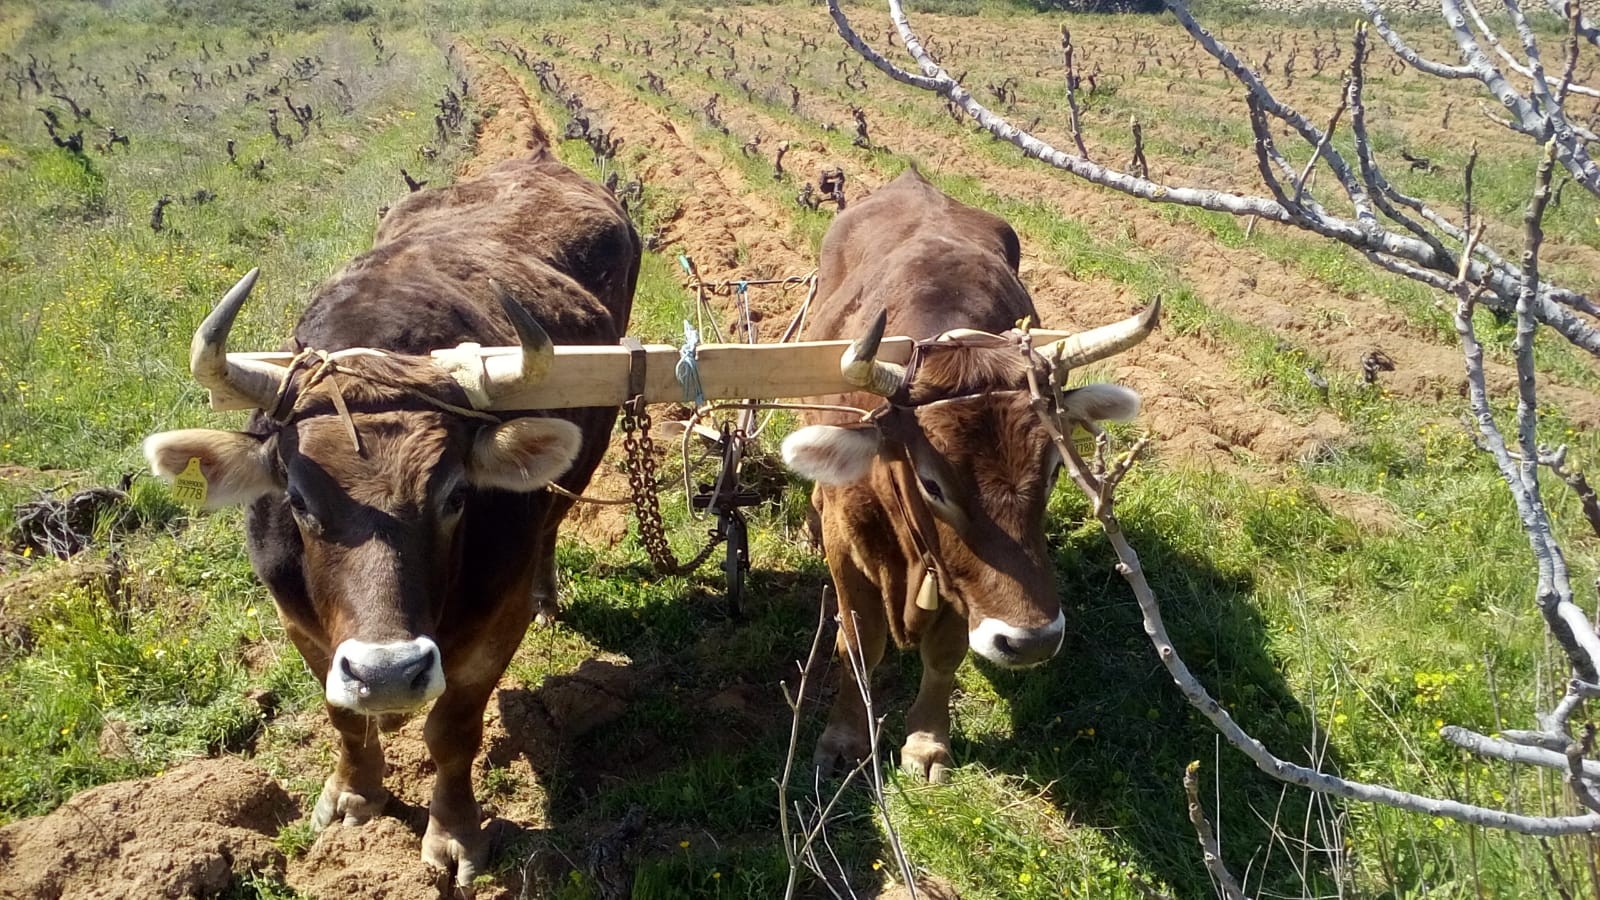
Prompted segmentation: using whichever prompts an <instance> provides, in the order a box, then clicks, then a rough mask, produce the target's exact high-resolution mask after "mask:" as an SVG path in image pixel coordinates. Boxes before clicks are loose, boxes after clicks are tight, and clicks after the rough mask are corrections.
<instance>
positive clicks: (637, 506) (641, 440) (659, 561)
mask: <svg viewBox="0 0 1600 900" xmlns="http://www.w3.org/2000/svg"><path fill="white" fill-rule="evenodd" d="M622 449H623V452H624V453H625V454H626V457H627V466H628V488H629V490H630V491H631V492H632V493H633V509H634V514H635V515H636V516H637V517H638V519H639V540H640V541H642V542H643V543H644V549H645V552H646V553H648V554H650V561H651V562H652V563H654V564H655V567H656V571H657V572H658V573H660V574H662V575H686V574H688V573H690V572H693V571H694V570H696V569H698V568H700V564H701V563H703V562H705V561H706V560H707V559H708V558H710V556H711V551H713V550H715V549H716V547H717V545H718V544H720V543H722V535H721V534H719V533H717V531H716V530H713V531H712V532H711V541H710V543H708V544H706V546H705V547H704V548H703V549H702V550H701V551H700V552H699V553H696V554H695V555H694V557H693V558H692V559H689V560H688V561H686V562H679V561H678V558H677V557H676V556H674V555H673V554H672V548H671V547H669V546H668V545H667V533H666V527H665V525H664V524H663V523H662V521H661V498H660V497H659V496H658V495H657V494H656V457H655V440H654V439H652V438H651V437H650V414H649V413H648V412H646V411H645V407H644V398H643V397H635V398H634V399H632V400H629V401H628V402H627V403H625V404H623V406H622Z"/></svg>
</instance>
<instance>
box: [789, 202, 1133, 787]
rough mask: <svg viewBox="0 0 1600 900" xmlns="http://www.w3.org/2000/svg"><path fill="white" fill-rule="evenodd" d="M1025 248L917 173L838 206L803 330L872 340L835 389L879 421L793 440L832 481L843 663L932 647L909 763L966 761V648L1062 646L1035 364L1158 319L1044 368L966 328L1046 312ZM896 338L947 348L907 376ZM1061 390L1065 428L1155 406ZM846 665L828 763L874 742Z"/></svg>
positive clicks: (817, 422) (1121, 344)
mask: <svg viewBox="0 0 1600 900" xmlns="http://www.w3.org/2000/svg"><path fill="white" fill-rule="evenodd" d="M1019 255H1020V249H1019V244H1018V241H1017V235H1016V232H1014V231H1013V230H1012V229H1011V227H1010V226H1009V225H1007V224H1006V223H1005V222H1004V221H1003V220H1001V219H999V218H996V217H995V216H993V215H990V214H989V213H986V212H983V211H981V210H977V209H973V208H971V207H968V206H964V205H962V204H960V203H958V202H956V201H955V200H952V199H951V198H949V197H947V196H945V195H944V194H942V193H940V192H939V191H938V190H937V189H936V188H934V187H933V186H932V185H930V184H929V183H928V182H927V181H926V180H924V179H923V178H922V176H921V175H920V174H918V173H916V172H915V171H912V172H908V173H907V174H905V175H902V176H901V177H900V178H898V179H896V180H895V181H894V182H893V183H891V184H889V185H888V186H886V187H884V188H882V189H881V190H879V191H877V192H876V193H874V194H872V195H871V196H869V197H868V198H867V199H866V200H864V201H862V202H861V203H860V204H858V205H856V206H854V207H852V208H851V209H850V210H849V211H847V212H845V213H844V214H842V215H841V216H839V218H838V219H837V220H836V221H835V222H834V223H833V226H832V227H831V228H830V229H829V230H828V234H827V237H826V238H825V239H824V241H823V245H822V264H821V268H820V271H819V275H818V278H819V284H818V289H817V297H816V300H815V304H814V306H813V309H812V316H813V318H812V321H811V325H810V327H809V329H808V334H807V337H809V338H813V339H840V338H857V337H858V336H860V335H865V336H864V337H859V338H858V339H857V340H856V342H855V343H854V344H853V345H852V347H851V349H850V351H848V352H847V353H846V354H845V357H844V359H843V361H842V365H843V369H844V373H845V376H846V378H847V379H848V380H850V381H851V382H852V383H854V384H857V385H860V386H861V387H862V388H863V391H862V392H861V393H858V394H850V395H847V396H844V397H841V398H830V399H831V400H832V401H834V402H841V403H844V404H847V405H850V406H856V407H859V408H863V409H874V408H878V414H877V415H876V416H875V417H874V418H873V419H871V420H869V421H866V422H862V421H852V420H851V419H850V418H849V417H848V416H846V415H841V414H837V413H810V414H808V417H809V421H810V422H812V423H814V424H811V425H809V426H808V427H805V428H802V429H800V430H799V431H796V432H795V433H794V434H792V435H790V436H789V438H788V439H787V440H786V441H785V442H784V446H783V454H784V459H785V460H786V461H787V462H788V464H789V465H790V467H791V468H793V469H794V470H795V471H797V472H799V473H800V474H801V475H803V476H806V477H808V478H811V479H812V480H814V481H815V482H816V483H817V484H816V489H815V491H814V492H813V493H812V505H813V507H814V511H815V514H816V520H815V521H814V524H816V525H820V532H821V537H822V543H823V549H824V551H825V553H826V555H827V559H828V568H829V569H830V570H831V572H832V574H833V582H834V585H835V587H836V588H837V591H838V598H839V611H840V614H841V624H842V627H841V629H840V632H839V638H838V650H839V654H840V656H841V658H844V659H845V660H846V662H847V663H848V656H847V655H848V649H847V648H848V646H849V644H851V643H853V644H854V645H855V646H856V647H858V648H859V651H860V655H861V658H862V660H863V662H864V663H865V666H866V671H867V672H868V673H870V672H871V671H872V668H873V667H874V666H876V665H877V663H878V661H879V660H880V659H881V658H882V656H883V652H884V648H885V643H886V639H887V638H890V637H892V638H893V639H894V642H895V643H896V644H897V645H899V646H900V647H903V648H906V647H912V646H916V647H918V648H919V650H920V651H921V655H922V663H923V669H922V684H921V688H920V690H919V691H918V693H917V697H916V700H915V702H914V703H913V704H912V706H911V709H910V711H909V712H908V714H907V716H906V730H907V737H906V742H905V747H904V749H903V750H902V754H901V764H902V766H904V767H905V768H906V769H907V770H908V771H910V772H913V773H916V774H920V775H922V776H924V777H927V778H930V779H934V780H937V779H939V778H940V777H942V775H943V773H944V771H945V769H946V767H948V766H949V765H950V764H951V758H950V711H949V703H950V690H951V686H952V684H953V683H954V678H955V672H956V668H957V667H958V666H959V665H960V664H961V660H962V659H963V658H964V657H965V655H966V652H967V648H968V647H971V648H972V650H973V651H975V652H976V653H978V654H979V655H981V656H983V657H984V658H985V659H988V660H990V661H991V662H993V663H995V664H997V665H1001V666H1006V667H1013V668H1016V667H1024V666H1031V665H1036V664H1038V663H1042V662H1044V661H1045V660H1047V659H1049V658H1051V657H1052V656H1054V655H1055V653H1056V651H1057V650H1058V649H1059V648H1060V646H1061V641H1062V637H1063V636H1064V634H1065V633H1066V617H1065V615H1064V614H1063V611H1062V604H1061V602H1060V599H1059V598H1058V597H1057V595H1056V589H1055V578H1054V571H1053V567H1052V565H1051V560H1050V555H1049V552H1048V550H1047V548H1046V546H1045V535H1044V514H1045V504H1046V501H1047V499H1048V498H1049V495H1050V491H1051V489H1052V487H1053V486H1054V484H1055V480H1056V475H1057V473H1058V471H1059V470H1060V467H1061V460H1060V456H1059V454H1058V452H1057V450H1056V449H1055V447H1054V445H1053V443H1052V442H1051V440H1050V438H1049V436H1048V433H1047V432H1046V430H1045V429H1044V427H1043V425H1042V424H1041V422H1040V421H1039V419H1038V417H1037V414H1036V413H1035V412H1034V410H1033V408H1032V406H1031V403H1030V400H1031V395H1030V393H1029V390H1028V380H1027V375H1028V370H1029V367H1030V365H1035V366H1037V365H1040V364H1041V363H1042V362H1043V361H1044V360H1045V359H1058V360H1059V362H1058V363H1057V364H1056V365H1054V366H1053V367H1050V370H1049V371H1046V373H1045V374H1046V376H1047V377H1049V376H1051V375H1055V374H1064V372H1065V371H1066V370H1067V369H1069V368H1071V367H1072V366H1081V365H1084V364H1086V363H1088V362H1092V361H1094V360H1097V359H1102V358H1104V357H1106V356H1109V355H1111V354H1113V353H1116V352H1118V351H1120V350H1123V349H1126V348H1127V347H1129V346H1132V345H1133V344H1134V343H1136V342H1137V341H1139V340H1141V339H1143V337H1144V336H1145V335H1146V334H1148V333H1149V330H1150V329H1151V328H1152V327H1153V326H1154V322H1155V316H1156V310H1155V308H1154V307H1152V309H1151V310H1150V311H1149V312H1147V313H1145V314H1143V315H1141V316H1135V317H1134V318H1132V319H1129V320H1127V321H1125V322H1120V323H1117V324H1114V325H1108V326H1104V327H1103V328H1098V329H1095V330H1093V331H1090V332H1086V333H1084V334H1080V335H1075V336H1073V337H1071V338H1068V339H1066V340H1064V341H1062V342H1061V343H1060V344H1057V345H1054V346H1051V347H1045V348H1038V349H1039V351H1040V352H1039V354H1038V356H1036V357H1034V358H1033V361H1032V362H1031V363H1030V361H1029V358H1028V357H1026V356H1024V354H1023V353H1022V352H1021V349H1020V346H1019V345H1018V344H1016V343H1010V344H1008V343H1006V342H1002V341H999V340H995V339H993V338H985V337H982V336H977V335H973V334H971V333H967V334H965V335H964V334H963V331H964V330H975V331H981V332H987V333H989V334H999V333H1001V332H1005V331H1007V330H1009V329H1012V328H1014V327H1015V326H1016V325H1017V323H1018V322H1019V321H1020V320H1022V319H1024V318H1029V319H1031V320H1032V321H1034V322H1035V323H1037V322H1038V314H1037V312H1036V311H1035V309H1034V306H1033V300H1032V299H1031V298H1030V297H1029V296H1028V291H1027V289H1026V288H1024V287H1023V285H1022V282H1021V281H1020V280H1019V278H1018V276H1017V265H1018V261H1019ZM886 331H887V333H889V334H897V335H907V336H910V337H913V338H917V339H919V340H927V339H934V338H939V339H940V340H939V341H937V342H936V343H934V344H931V345H929V346H927V347H926V349H925V350H924V351H923V352H922V354H921V361H920V364H919V365H918V366H917V367H916V368H915V369H914V371H913V372H912V374H911V377H910V378H907V375H906V370H905V369H903V368H902V367H900V366H895V365H891V364H889V363H885V362H881V361H877V360H875V359H874V356H875V355H876V353H877V348H878V343H879V340H880V339H881V338H882V336H883V335H884V333H885V332H886ZM1045 388H1046V389H1047V390H1048V388H1049V382H1048V381H1046V382H1045ZM884 396H887V397H889V402H888V403H887V404H884V405H883V406H881V407H880V403H881V402H882V397H884ZM1063 396H1064V399H1063V405H1062V408H1061V409H1060V411H1059V412H1060V413H1061V415H1062V417H1063V418H1064V419H1066V420H1067V421H1069V422H1077V423H1092V422H1094V421H1097V420H1103V419H1127V418H1130V417H1132V416H1133V415H1134V414H1135V413H1137V411H1138V407H1139V397H1138V395H1137V394H1135V393H1134V392H1133V391H1131V390H1129V389H1127V388H1123V387H1118V386H1116V385H1092V386H1089V387H1084V388H1079V389H1076V390H1071V391H1066V392H1064V395H1063ZM1069 427H1070V426H1069ZM841 672H842V677H843V684H842V685H841V686H840V690H839V692H838V697H837V699H836V700H835V701H834V706H833V711H832V713H831V715H830V717H829V721H828V726H827V729H826V730H825V731H824V732H823V735H822V738H821V740H820V741H819V743H818V746H817V754H816V759H817V763H818V765H819V766H821V767H823V768H831V767H832V766H834V765H835V764H836V763H838V762H841V761H850V760H855V759H859V758H862V757H863V756H865V754H866V753H867V752H868V731H867V728H868V722H867V715H866V710H865V708H864V706H863V703H862V698H861V693H860V691H861V687H860V685H859V684H858V682H857V679H856V678H855V676H854V675H853V672H852V667H851V666H850V665H848V664H846V665H844V666H842V667H841Z"/></svg>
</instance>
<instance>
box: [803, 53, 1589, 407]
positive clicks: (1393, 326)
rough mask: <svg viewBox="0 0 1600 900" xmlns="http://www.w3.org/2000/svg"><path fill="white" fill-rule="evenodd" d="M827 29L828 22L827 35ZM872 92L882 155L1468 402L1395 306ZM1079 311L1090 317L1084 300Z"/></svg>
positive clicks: (1499, 374)
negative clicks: (979, 141) (1028, 210)
mask: <svg viewBox="0 0 1600 900" xmlns="http://www.w3.org/2000/svg"><path fill="white" fill-rule="evenodd" d="M825 24H826V23H825V22H819V27H822V26H823V25H825ZM868 84H869V88H868V90H867V92H866V93H865V94H864V95H862V97H861V100H858V101H856V102H863V101H866V100H870V101H871V103H870V104H868V105H869V106H870V107H871V110H872V112H871V119H870V122H871V125H872V135H873V140H874V143H877V144H879V145H881V146H883V147H885V148H886V149H888V150H891V151H893V152H897V153H904V154H908V155H910V156H912V157H913V158H917V159H922V160H924V161H926V162H927V163H928V164H929V165H930V166H932V167H934V168H937V169H941V170H944V171H950V172H960V173H964V174H967V175H971V176H973V177H975V178H977V179H978V180H979V181H981V182H982V184H983V185H984V187H985V188H987V189H988V190H991V191H993V192H995V193H997V194H1000V195H1002V196H1006V197H1011V198H1015V199H1020V200H1038V201H1041V202H1044V203H1047V204H1049V205H1050V206H1052V207H1054V208H1056V209H1057V210H1059V211H1060V213H1061V215H1063V216H1066V217H1071V218H1075V219H1077V220H1079V221H1081V222H1083V223H1085V224H1088V225H1090V226H1091V227H1093V228H1094V229H1096V230H1098V231H1100V232H1102V233H1104V234H1107V235H1117V236H1125V237H1128V238H1131V239H1132V240H1134V241H1136V242H1137V243H1138V244H1139V245H1140V246H1141V247H1143V248H1145V249H1147V250H1150V251H1154V252H1155V253H1156V254H1157V255H1158V257H1159V258H1160V259H1162V260H1163V262H1166V263H1168V264H1170V265H1172V266H1173V267H1174V270H1175V274H1177V275H1178V276H1179V277H1180V278H1182V279H1183V280H1184V281H1185V282H1186V283H1187V284H1189V285H1191V286H1192V287H1193V288H1194V290H1195V292H1196V294H1197V295H1198V296H1199V297H1200V298H1201V299H1202V300H1203V301H1204V302H1205V303H1206V304H1207V306H1209V307H1211V308H1212V309H1215V310H1217V311H1219V312H1221V313H1224V314H1226V315H1228V316H1230V317H1233V318H1235V319H1238V320H1240V321H1243V322H1248V323H1252V324H1256V325H1259V326H1262V327H1265V328H1268V329H1270V330H1272V331H1273V332H1275V333H1277V334H1279V335H1281V336H1282V337H1284V338H1286V339H1290V340H1293V341H1295V342H1297V343H1298V344H1300V345H1301V346H1303V347H1306V348H1309V349H1311V350H1312V351H1313V352H1314V353H1315V354H1316V355H1321V356H1323V357H1324V358H1325V359H1326V360H1327V361H1328V363H1329V364H1331V365H1333V366H1336V367H1338V368H1340V369H1343V370H1344V371H1346V372H1349V373H1352V374H1354V373H1358V372H1360V371H1361V370H1362V360H1363V359H1364V358H1365V357H1366V356H1367V355H1368V354H1369V353H1370V352H1372V351H1374V350H1379V351H1382V352H1384V353H1385V354H1387V355H1388V356H1389V357H1390V358H1392V359H1393V360H1394V361H1395V362H1396V364H1397V370H1396V371H1395V372H1393V373H1390V374H1388V375H1385V376H1384V384H1385V386H1386V387H1387V388H1388V389H1389V390H1391V391H1392V392H1394V393H1396V394H1399V395H1401V396H1406V397H1411V398H1416V399H1426V400H1439V399H1443V398H1445V397H1447V396H1454V395H1457V394H1460V393H1461V392H1462V391H1463V388H1464V382H1465V377H1464V373H1463V368H1462V363H1461V357H1460V352H1459V350H1458V349H1457V348H1455V347H1454V346H1453V345H1444V344H1441V343H1438V342H1437V336H1436V333H1435V332H1433V331H1431V330H1429V329H1425V328H1423V327H1421V326H1418V325H1416V324H1414V323H1412V322H1409V321H1408V320H1407V319H1406V317H1405V316H1404V315H1403V314H1401V313H1399V312H1397V311H1395V310H1394V309H1393V308H1392V306H1391V305H1390V304H1389V303H1388V301H1387V300H1385V299H1384V298H1383V297H1381V296H1376V295H1366V294H1353V293H1339V292H1335V291H1333V290H1331V289H1329V288H1328V287H1326V286H1325V285H1323V284H1321V283H1318V282H1316V281H1314V280H1311V279H1310V278H1308V277H1307V276H1306V275H1305V274H1303V273H1301V272H1299V271H1297V270H1296V268H1295V267H1294V266H1292V265H1291V264H1289V263H1285V262H1280V261H1277V260H1274V259H1271V258H1269V257H1267V256H1265V255H1263V254H1262V253H1260V252H1258V251H1255V250H1252V249H1250V248H1247V247H1246V248H1229V247H1226V246H1224V245H1223V244H1221V243H1220V242H1218V241H1217V240H1216V239H1215V238H1214V237H1212V236H1211V235H1209V234H1207V233H1205V232H1203V231H1201V230H1200V229H1197V228H1194V227H1191V226H1186V225H1183V224H1180V223H1173V222H1168V221H1165V220H1163V219H1162V218H1161V217H1160V215H1159V213H1158V212H1157V211H1155V210H1154V209H1153V208H1152V207H1151V206H1150V205H1149V204H1146V203H1142V202H1140V201H1136V200H1133V199H1132V198H1128V197H1124V196H1122V195H1120V194H1115V193H1113V192H1110V191H1106V190H1103V189H1100V188H1097V187H1094V186H1092V185H1089V184H1088V183H1086V182H1083V181H1080V180H1077V179H1074V178H1072V177H1070V176H1067V175H1065V174H1063V173H1059V172H1055V171H1054V170H1051V169H1049V168H1048V167H1045V166H1044V165H1043V164H1041V163H1027V162H1024V161H1021V160H1019V161H1018V163H1017V164H1014V165H1013V164H1009V163H1002V162H999V161H996V160H995V159H993V158H991V157H990V156H988V155H987V154H986V153H983V152H980V151H977V150H974V149H970V147H969V145H968V143H967V141H966V140H964V139H963V138H960V137H957V136H953V135H949V134H947V133H939V132H935V131H932V130H930V129H929V128H928V127H927V125H926V124H924V123H922V122H917V121H912V120H911V119H910V118H908V116H907V114H905V113H901V112H896V111H894V110H896V109H897V108H900V107H903V105H904V101H905V100H906V92H905V89H903V88H901V87H899V86H898V85H894V84H891V83H888V82H885V81H883V80H881V79H869V82H868ZM928 102H933V101H931V100H930V101H928ZM801 112H802V114H803V115H805V116H806V117H808V118H811V119H812V120H813V121H816V122H818V123H819V124H822V125H827V124H830V123H834V122H838V121H841V120H844V121H848V119H849V104H848V103H846V102H845V101H843V100H837V99H832V98H831V97H829V96H828V95H827V94H826V93H825V92H823V91H821V90H814V91H810V92H807V93H806V94H805V100H804V102H803V103H802V107H801ZM944 131H948V129H944ZM1351 265H1365V264H1364V263H1359V262H1356V263H1351ZM1073 308H1074V309H1080V308H1082V306H1081V304H1079V303H1078V302H1077V301H1076V300H1075V301H1074V303H1073ZM1441 315H1442V313H1441ZM1074 324H1082V323H1076V322H1074ZM1487 370H1488V376H1489V379H1490V386H1491V389H1492V390H1494V391H1496V392H1500V393H1503V392H1506V391H1510V390H1512V389H1513V388H1514V385H1515V373H1514V372H1513V370H1512V369H1511V368H1510V367H1509V366H1506V365H1502V364H1498V363H1495V362H1492V361H1491V362H1490V363H1489V364H1488V366H1487ZM1541 387H1542V388H1543V390H1544V393H1545V395H1546V396H1547V397H1549V398H1551V399H1552V400H1554V401H1555V402H1556V403H1557V404H1558V405H1559V406H1560V407H1561V408H1562V409H1563V411H1564V412H1565V413H1566V414H1567V415H1568V417H1569V418H1571V419H1572V420H1573V421H1574V422H1576V423H1579V424H1582V425H1585V426H1593V425H1595V424H1597V423H1600V400H1597V398H1596V397H1595V396H1594V394H1593V392H1591V391H1589V390H1587V389H1586V388H1583V387H1578V386H1574V385H1570V384H1565V383H1563V381H1562V379H1561V378H1560V376H1558V375H1555V374H1545V375H1544V376H1542V378H1541Z"/></svg>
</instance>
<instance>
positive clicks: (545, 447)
mask: <svg viewBox="0 0 1600 900" xmlns="http://www.w3.org/2000/svg"><path fill="white" fill-rule="evenodd" d="M582 446H583V432H581V431H579V430H578V426H576V425H574V424H572V423H571V422H568V421H567V420H566V419H543V418H534V417H527V418H521V419H512V420H511V421H509V422H506V423H505V424H503V425H497V426H495V427H494V428H485V429H483V430H482V431H480V432H478V436H477V438H475V439H474V441H473V445H472V458H471V459H470V460H468V462H467V480H468V481H471V482H472V484H473V486H474V487H480V488H495V489H497V490H502V491H537V490H539V489H540V488H542V487H544V486H545V485H547V484H549V483H550V482H552V481H555V480H556V479H557V478H560V477H561V474H562V473H563V472H565V471H567V468H568V467H569V466H571V465H572V461H573V460H575V459H577V458H578V450H579V448H581V447H582Z"/></svg>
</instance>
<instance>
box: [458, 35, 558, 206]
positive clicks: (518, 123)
mask: <svg viewBox="0 0 1600 900" xmlns="http://www.w3.org/2000/svg"><path fill="white" fill-rule="evenodd" d="M456 47H457V48H458V49H459V50H460V52H461V58H462V61H463V62H464V63H465V64H466V66H467V69H468V70H469V71H470V72H471V73H472V77H471V79H470V83H471V86H472V99H473V100H475V101H477V104H478V108H479V109H493V110H494V113H493V114H492V115H490V116H488V117H487V118H486V119H485V120H484V122H483V125H482V127H481V128H479V130H478V137H477V144H476V147H475V151H474V153H473V154H472V156H471V157H470V158H469V159H467V161H466V162H464V163H462V165H461V171H460V173H459V177H460V178H461V179H462V180H465V179H469V178H475V177H477V176H478V175H481V174H483V173H484V172H485V171H487V170H489V169H491V168H493V167H494V166H496V165H498V164H499V163H502V162H505V161H506V160H508V159H514V158H516V157H518V156H524V155H526V154H528V153H532V152H533V151H534V149H536V148H538V147H546V146H549V145H550V135H551V134H552V133H553V129H552V126H551V124H550V122H548V121H547V120H546V119H545V118H544V116H543V112H542V110H540V109H539V105H538V104H537V103H534V102H533V99H532V98H531V97H529V96H528V92H527V91H525V90H523V87H522V82H521V80H520V79H518V78H517V76H516V75H514V74H512V73H511V70H509V69H507V68H506V67H505V66H503V65H501V64H499V63H498V62H496V61H494V60H493V59H491V58H490V57H489V56H488V55H487V54H485V53H484V52H483V51H482V50H479V49H478V48H476V47H474V46H472V45H471V44H468V43H466V42H465V41H460V42H457V44H456Z"/></svg>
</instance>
